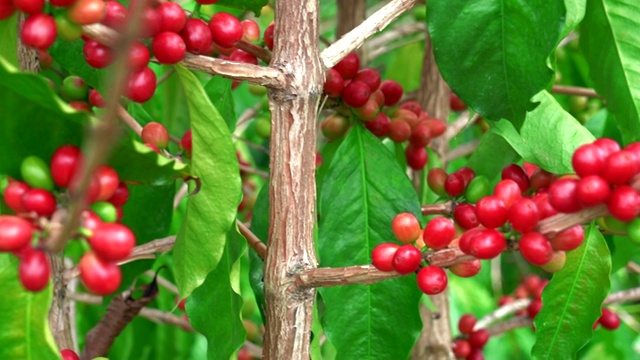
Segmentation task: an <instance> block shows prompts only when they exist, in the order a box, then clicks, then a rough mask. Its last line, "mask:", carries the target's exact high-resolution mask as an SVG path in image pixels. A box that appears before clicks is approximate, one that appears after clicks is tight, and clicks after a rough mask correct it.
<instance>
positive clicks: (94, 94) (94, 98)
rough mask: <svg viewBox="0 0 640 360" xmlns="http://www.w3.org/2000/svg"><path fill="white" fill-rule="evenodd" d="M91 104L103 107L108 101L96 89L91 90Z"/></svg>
mask: <svg viewBox="0 0 640 360" xmlns="http://www.w3.org/2000/svg"><path fill="white" fill-rule="evenodd" d="M145 49H146V48H145ZM89 104H91V106H95V107H97V108H103V107H105V106H107V102H106V101H105V99H104V98H103V97H102V95H100V93H99V92H98V90H96V89H91V90H89Z"/></svg>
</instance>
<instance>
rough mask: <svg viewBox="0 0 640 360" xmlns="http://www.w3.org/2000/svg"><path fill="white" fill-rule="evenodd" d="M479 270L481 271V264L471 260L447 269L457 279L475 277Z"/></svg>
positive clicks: (478, 261)
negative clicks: (457, 277)
mask: <svg viewBox="0 0 640 360" xmlns="http://www.w3.org/2000/svg"><path fill="white" fill-rule="evenodd" d="M480 269H482V264H481V263H480V260H477V259H476V260H471V261H466V262H462V263H458V264H455V265H452V266H451V267H449V270H450V271H451V272H452V273H454V274H456V275H457V276H459V277H463V278H468V277H473V276H476V275H477V274H478V273H479V272H480Z"/></svg>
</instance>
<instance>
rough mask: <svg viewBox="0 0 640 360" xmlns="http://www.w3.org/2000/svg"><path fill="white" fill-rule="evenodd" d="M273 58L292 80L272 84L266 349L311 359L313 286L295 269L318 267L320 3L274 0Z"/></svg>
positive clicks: (267, 353)
mask: <svg viewBox="0 0 640 360" xmlns="http://www.w3.org/2000/svg"><path fill="white" fill-rule="evenodd" d="M275 10H276V11H275V13H276V18H275V34H274V38H275V47H274V52H273V58H272V61H271V66H272V67H273V68H275V69H279V70H280V71H282V73H284V74H285V77H286V81H287V86H286V87H285V88H284V89H272V90H270V92H269V100H270V107H271V114H272V120H271V121H272V129H273V131H272V135H271V149H270V153H271V169H270V174H271V181H270V183H269V186H270V189H269V190H270V191H269V200H270V222H269V238H268V244H267V245H268V248H269V251H268V253H267V258H266V261H265V271H264V274H265V276H264V282H265V286H264V290H265V300H266V322H267V330H266V334H265V340H264V350H263V357H264V358H266V359H308V358H309V343H310V334H311V322H312V313H313V311H312V310H313V301H314V298H315V289H310V288H302V287H298V286H296V284H295V276H294V275H295V274H296V273H299V272H301V271H303V270H305V269H312V268H316V267H317V259H316V254H315V248H314V243H313V240H314V237H313V232H314V223H315V216H316V214H315V206H316V193H315V152H316V148H315V131H316V115H317V109H318V104H319V100H320V96H321V94H322V83H323V81H324V75H323V68H322V62H321V61H320V56H319V48H318V38H319V19H318V14H319V11H320V9H319V3H318V1H317V0H302V1H294V0H280V1H278V2H276V9H275Z"/></svg>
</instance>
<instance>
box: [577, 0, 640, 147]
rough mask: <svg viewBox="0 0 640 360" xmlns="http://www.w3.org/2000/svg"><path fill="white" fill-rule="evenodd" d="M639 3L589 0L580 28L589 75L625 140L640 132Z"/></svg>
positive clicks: (629, 0) (631, 138)
mask: <svg viewBox="0 0 640 360" xmlns="http://www.w3.org/2000/svg"><path fill="white" fill-rule="evenodd" d="M638 14H640V3H639V2H638V1H635V0H590V1H588V3H587V12H586V16H585V18H584V22H583V26H582V28H581V30H580V45H581V47H582V49H583V50H584V53H585V56H586V59H587V62H588V63H589V68H590V71H591V78H592V79H593V81H594V82H595V87H596V90H597V91H598V93H600V94H602V95H603V96H604V97H605V98H606V99H607V106H608V107H609V109H610V111H611V112H612V113H613V114H614V115H615V116H616V119H617V120H618V126H619V127H620V130H621V132H622V136H623V138H624V139H625V140H626V141H630V140H637V139H638V138H639V136H638V134H639V133H640V87H639V86H638V84H639V83H640V64H639V63H638V58H640V34H639V33H638V31H637V30H638V27H639V26H640V17H638Z"/></svg>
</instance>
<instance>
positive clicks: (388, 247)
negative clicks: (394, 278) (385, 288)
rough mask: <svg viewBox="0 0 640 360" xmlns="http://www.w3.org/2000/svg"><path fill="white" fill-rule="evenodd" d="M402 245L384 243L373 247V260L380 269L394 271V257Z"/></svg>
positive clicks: (374, 264)
mask: <svg viewBox="0 0 640 360" xmlns="http://www.w3.org/2000/svg"><path fill="white" fill-rule="evenodd" d="M398 248H400V245H398V244H394V243H383V244H380V245H377V246H376V247H374V248H373V251H372V252H371V262H372V263H373V266H375V267H376V269H378V270H380V271H393V270H394V269H393V257H394V255H395V254H396V251H397V250H398Z"/></svg>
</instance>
